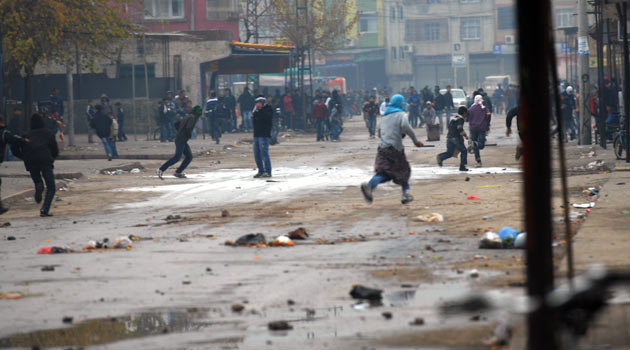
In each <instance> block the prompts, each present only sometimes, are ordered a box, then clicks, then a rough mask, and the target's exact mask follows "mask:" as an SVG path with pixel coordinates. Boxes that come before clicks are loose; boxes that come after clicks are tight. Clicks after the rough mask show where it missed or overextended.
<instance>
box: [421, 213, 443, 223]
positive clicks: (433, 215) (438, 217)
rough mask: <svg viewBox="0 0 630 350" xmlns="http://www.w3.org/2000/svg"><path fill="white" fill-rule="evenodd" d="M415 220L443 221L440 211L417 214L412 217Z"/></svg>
mask: <svg viewBox="0 0 630 350" xmlns="http://www.w3.org/2000/svg"><path fill="white" fill-rule="evenodd" d="M414 220H415V221H420V222H442V221H444V216H442V214H440V213H431V214H426V215H418V216H416V217H415V218H414Z"/></svg>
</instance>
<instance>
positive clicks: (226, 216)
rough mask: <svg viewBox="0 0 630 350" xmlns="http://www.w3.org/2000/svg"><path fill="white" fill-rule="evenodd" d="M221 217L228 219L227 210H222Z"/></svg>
mask: <svg viewBox="0 0 630 350" xmlns="http://www.w3.org/2000/svg"><path fill="white" fill-rule="evenodd" d="M221 217H222V218H228V217H230V212H229V211H228V210H227V209H223V210H221Z"/></svg>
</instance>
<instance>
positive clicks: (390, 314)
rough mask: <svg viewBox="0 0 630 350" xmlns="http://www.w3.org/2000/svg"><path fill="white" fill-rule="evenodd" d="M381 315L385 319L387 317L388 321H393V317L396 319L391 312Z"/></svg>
mask: <svg viewBox="0 0 630 350" xmlns="http://www.w3.org/2000/svg"><path fill="white" fill-rule="evenodd" d="M381 315H382V316H383V317H385V319H386V320H391V319H392V317H394V315H392V313H391V312H389V311H385V312H383V313H382V314H381Z"/></svg>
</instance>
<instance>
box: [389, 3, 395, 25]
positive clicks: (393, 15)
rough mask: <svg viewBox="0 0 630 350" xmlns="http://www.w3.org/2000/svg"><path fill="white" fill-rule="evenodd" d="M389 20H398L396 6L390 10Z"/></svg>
mask: <svg viewBox="0 0 630 350" xmlns="http://www.w3.org/2000/svg"><path fill="white" fill-rule="evenodd" d="M389 20H390V21H391V22H394V21H395V20H396V8H395V7H394V6H392V7H390V8H389Z"/></svg>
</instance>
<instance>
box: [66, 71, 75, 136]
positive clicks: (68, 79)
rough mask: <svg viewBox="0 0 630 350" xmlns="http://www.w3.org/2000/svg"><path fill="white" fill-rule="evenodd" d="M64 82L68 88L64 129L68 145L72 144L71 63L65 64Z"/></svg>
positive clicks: (72, 94)
mask: <svg viewBox="0 0 630 350" xmlns="http://www.w3.org/2000/svg"><path fill="white" fill-rule="evenodd" d="M66 83H67V88H68V109H67V112H68V113H67V120H66V126H67V127H66V130H67V131H68V146H70V147H72V146H74V84H73V81H72V65H71V64H70V63H67V64H66Z"/></svg>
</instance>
